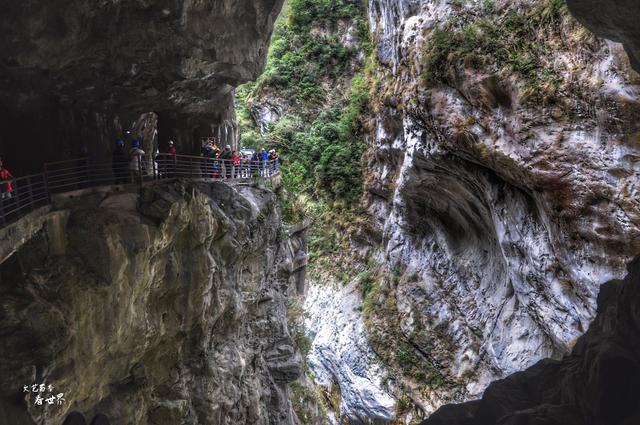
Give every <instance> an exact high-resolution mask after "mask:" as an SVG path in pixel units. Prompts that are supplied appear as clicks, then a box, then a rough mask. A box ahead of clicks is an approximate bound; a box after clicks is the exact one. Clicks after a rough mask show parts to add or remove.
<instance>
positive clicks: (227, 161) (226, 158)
mask: <svg viewBox="0 0 640 425" xmlns="http://www.w3.org/2000/svg"><path fill="white" fill-rule="evenodd" d="M220 159H221V160H222V167H223V170H224V177H225V178H227V179H229V178H231V168H232V165H231V146H229V145H226V146H225V147H224V151H223V152H222V154H221V155H220Z"/></svg>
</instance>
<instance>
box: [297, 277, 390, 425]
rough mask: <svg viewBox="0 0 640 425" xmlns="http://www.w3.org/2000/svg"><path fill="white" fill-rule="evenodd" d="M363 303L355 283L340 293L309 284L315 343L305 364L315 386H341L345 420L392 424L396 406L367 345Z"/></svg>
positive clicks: (308, 310) (308, 307)
mask: <svg viewBox="0 0 640 425" xmlns="http://www.w3.org/2000/svg"><path fill="white" fill-rule="evenodd" d="M361 304H362V300H361V297H360V295H359V293H358V288H357V287H356V286H355V284H354V283H352V284H350V285H347V286H345V287H343V288H340V289H337V288H333V287H332V286H331V285H329V284H326V283H325V284H313V283H312V284H311V285H310V290H309V294H308V295H307V298H306V300H305V304H304V308H305V311H306V314H307V320H306V323H305V327H306V330H307V332H308V335H309V338H310V339H311V351H310V352H309V354H308V355H307V361H308V363H309V366H310V367H311V370H312V371H313V374H314V380H315V382H316V384H317V385H320V386H323V387H325V388H331V387H332V386H337V387H338V388H339V390H340V412H339V416H340V417H341V418H343V419H344V420H347V421H349V423H351V424H372V423H373V424H377V423H389V422H390V421H392V420H393V419H394V418H395V404H396V402H395V400H394V399H393V398H392V397H391V396H390V395H389V394H387V392H386V391H385V390H384V389H383V388H382V380H383V379H384V376H383V375H384V369H383V368H381V367H380V365H378V364H377V358H376V355H375V354H374V352H373V351H372V349H371V347H370V346H369V342H368V341H367V335H366V333H365V330H364V323H363V321H362V318H361V317H360V314H359V312H358V307H359V306H361Z"/></svg>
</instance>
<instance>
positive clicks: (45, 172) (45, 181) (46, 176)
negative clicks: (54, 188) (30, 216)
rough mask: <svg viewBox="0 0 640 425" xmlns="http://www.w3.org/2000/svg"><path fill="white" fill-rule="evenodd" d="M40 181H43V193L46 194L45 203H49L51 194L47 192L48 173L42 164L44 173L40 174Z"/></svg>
mask: <svg viewBox="0 0 640 425" xmlns="http://www.w3.org/2000/svg"><path fill="white" fill-rule="evenodd" d="M42 180H43V181H44V192H45V193H46V194H47V203H48V204H49V203H51V192H49V171H48V169H47V163H46V162H45V163H44V173H43V174H42Z"/></svg>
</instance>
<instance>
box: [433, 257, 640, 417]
mask: <svg viewBox="0 0 640 425" xmlns="http://www.w3.org/2000/svg"><path fill="white" fill-rule="evenodd" d="M639 305H640V260H639V259H636V260H634V261H633V262H632V263H631V264H630V265H629V274H628V275H627V277H626V278H625V279H624V281H620V280H616V281H611V282H608V283H606V284H605V285H603V286H602V287H601V290H600V294H599V295H598V314H597V316H596V318H595V320H594V321H593V323H592V324H591V326H590V327H589V330H588V331H587V333H586V334H585V335H584V336H582V337H580V339H579V340H578V342H577V344H576V346H575V348H574V349H573V352H572V353H571V355H569V356H567V357H565V358H563V359H562V361H554V360H550V359H546V360H542V361H540V362H539V363H537V364H535V365H534V366H532V367H530V368H528V369H527V370H525V371H523V372H518V373H515V374H513V375H511V376H509V377H507V378H506V379H503V380H500V381H497V382H494V383H492V384H491V385H490V386H489V388H487V391H485V393H484V395H483V396H482V399H481V400H478V401H473V402H469V403H465V404H461V405H453V406H446V407H443V408H441V409H440V410H438V411H437V412H436V413H435V414H433V415H432V416H431V417H430V418H429V419H428V420H426V421H424V422H423V423H422V425H446V424H450V425H476V424H478V425H479V424H497V423H499V424H504V425H516V424H525V423H526V424H558V425H560V424H564V425H574V424H575V425H591V424H612V425H614V424H635V423H638V422H639V421H640V408H638V403H637V397H636V394H638V392H639V391H640V384H639V382H640V362H639V361H638V359H640V340H639V338H638V335H640V321H639V318H640V311H639V310H638V306H639Z"/></svg>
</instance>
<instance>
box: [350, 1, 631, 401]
mask: <svg viewBox="0 0 640 425" xmlns="http://www.w3.org/2000/svg"><path fill="white" fill-rule="evenodd" d="M369 19H370V27H371V31H372V34H373V35H374V37H375V44H376V48H377V52H376V57H377V60H378V62H379V66H378V68H377V74H376V76H375V84H376V85H375V88H374V90H375V96H374V97H373V98H374V99H378V101H376V102H374V105H373V107H374V114H373V131H372V136H371V143H370V145H371V148H370V149H369V151H368V153H367V155H366V166H365V167H366V172H367V174H368V175H367V178H366V187H365V190H366V194H365V200H366V203H367V207H368V210H369V212H370V213H371V216H372V222H371V223H370V225H369V226H366V227H365V228H363V231H362V232H361V234H359V235H357V237H356V238H354V243H355V245H356V248H358V249H360V250H361V252H367V251H368V250H369V249H370V247H378V246H379V247H380V248H379V249H377V248H376V249H374V258H375V259H376V260H377V262H378V263H379V264H382V265H384V268H386V270H387V271H388V272H387V273H388V275H389V276H391V277H390V278H389V279H387V280H386V281H384V282H382V283H381V285H382V286H384V287H385V288H383V289H384V291H378V292H377V293H376V292H374V293H373V294H374V299H373V300H372V301H373V306H374V312H373V317H374V320H373V326H372V329H374V330H375V329H378V330H379V333H380V334H383V335H384V333H385V329H386V328H387V325H386V320H385V315H384V314H385V310H384V308H385V306H384V305H383V304H384V299H383V298H388V297H393V298H395V304H396V305H395V309H396V311H397V312H398V314H399V323H398V331H399V332H400V333H401V335H400V337H401V338H402V339H405V340H407V341H409V342H410V344H411V345H413V346H414V347H415V348H416V356H417V357H418V359H419V361H420V362H423V364H431V365H432V366H433V369H435V373H434V378H437V379H431V382H427V383H426V385H425V384H424V383H421V382H420V379H418V378H414V379H411V378H409V381H413V382H412V385H409V387H414V388H420V390H418V391H414V394H413V397H414V399H415V400H417V401H418V402H419V403H420V404H421V406H422V408H423V409H425V410H426V412H427V413H429V412H431V411H433V409H434V408H437V407H438V406H439V405H441V404H442V403H443V402H446V401H461V400H466V399H469V398H473V397H477V396H478V395H480V394H481V393H482V391H483V390H484V389H485V388H486V386H487V384H488V383H489V382H491V381H492V380H494V379H496V378H500V377H503V376H505V375H506V374H509V373H512V372H515V371H517V370H522V369H524V368H525V367H527V366H530V365H531V364H533V363H535V362H536V361H537V360H539V359H541V358H545V357H554V358H558V357H560V356H562V355H564V354H566V353H567V352H568V351H569V350H570V348H571V346H572V344H573V343H574V342H575V339H576V338H577V337H578V336H579V335H581V334H582V333H584V332H585V331H586V330H587V328H588V326H589V323H590V321H591V320H592V319H593V317H594V315H595V307H596V302H595V300H596V296H597V294H598V292H599V289H600V285H601V284H602V283H604V282H606V281H607V280H609V279H612V278H620V277H622V276H623V275H624V273H625V266H626V263H627V262H628V261H629V260H630V259H631V258H633V256H634V255H635V254H637V253H638V252H640V245H639V244H638V243H639V241H640V238H639V236H640V203H638V201H637V193H638V192H637V190H638V189H637V185H638V181H639V180H640V145H638V134H639V132H640V128H639V127H638V122H639V120H638V118H639V115H640V107H639V105H638V95H639V94H640V92H639V86H638V84H639V83H640V78H639V77H638V75H637V74H636V73H634V72H633V71H632V70H631V68H630V65H629V61H628V58H627V56H626V55H625V53H624V51H623V50H622V48H621V46H619V45H616V44H614V43H608V42H605V41H603V40H599V39H595V38H593V37H592V36H590V35H589V34H588V32H587V31H586V30H584V28H582V27H581V26H580V25H579V24H577V23H576V22H575V21H574V20H573V19H572V18H571V17H570V15H569V14H568V12H567V11H566V9H565V8H564V6H562V5H561V3H559V2H548V1H546V0H540V1H518V2H506V1H495V2H484V3H483V2H434V1H419V0H413V1H400V2H395V1H393V2H391V1H385V0H376V1H370V2H369ZM494 49H495V50H494ZM501 49H502V50H501ZM504 51H507V52H509V53H508V54H507V55H506V56H505V55H504V54H503V53H502V52H504ZM379 241H382V242H381V243H379ZM381 293H382V294H384V295H380V294H381ZM375 297H377V298H375ZM376 308H378V309H379V311H380V313H379V315H380V317H379V319H378V320H375V316H376V313H375V309H376ZM389 349H390V350H391V351H393V347H389ZM395 356H396V357H398V354H397V353H396V354H395ZM392 357H393V353H392ZM438 375H439V376H438Z"/></svg>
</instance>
